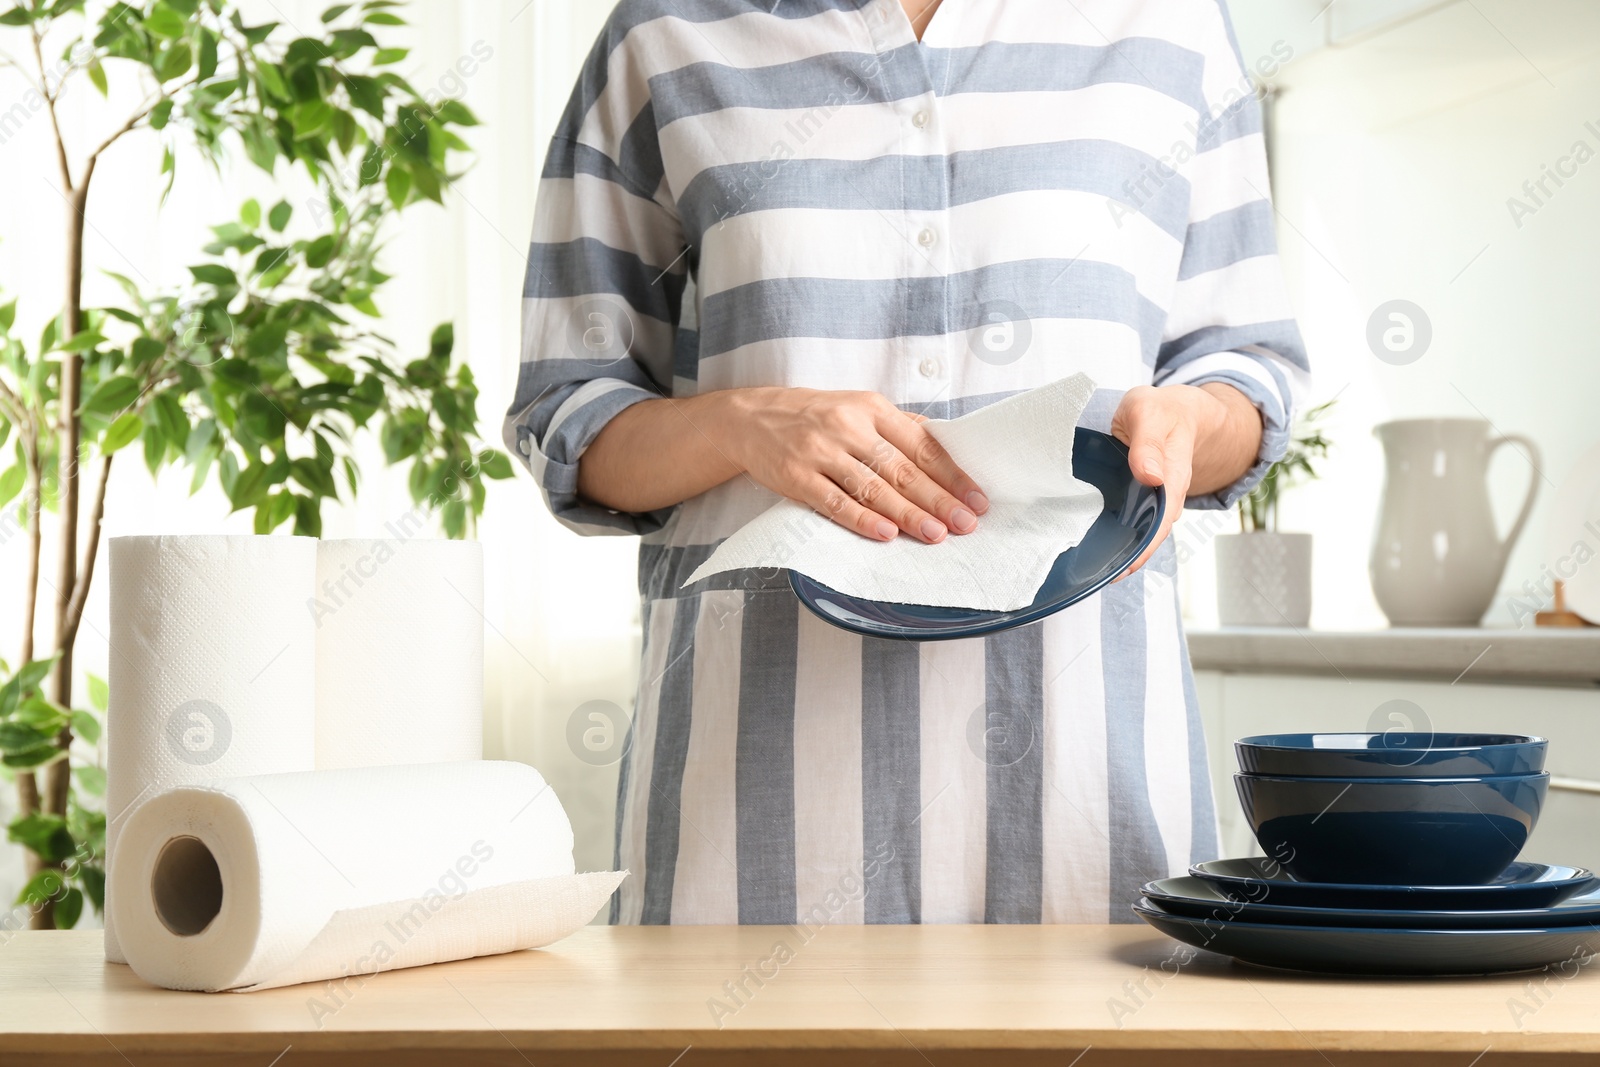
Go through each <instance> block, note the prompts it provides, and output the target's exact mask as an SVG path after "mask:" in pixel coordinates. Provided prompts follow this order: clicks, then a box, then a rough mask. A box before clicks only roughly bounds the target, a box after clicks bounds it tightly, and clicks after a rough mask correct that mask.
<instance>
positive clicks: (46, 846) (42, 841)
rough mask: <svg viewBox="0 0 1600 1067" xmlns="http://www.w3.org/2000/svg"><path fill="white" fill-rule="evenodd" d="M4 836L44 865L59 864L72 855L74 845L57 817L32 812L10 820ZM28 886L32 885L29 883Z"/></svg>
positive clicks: (64, 823)
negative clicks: (35, 854)
mask: <svg viewBox="0 0 1600 1067" xmlns="http://www.w3.org/2000/svg"><path fill="white" fill-rule="evenodd" d="M6 836H7V837H8V838H10V839H11V840H12V841H15V842H16V843H17V844H19V845H21V846H22V847H23V848H26V849H28V850H29V851H30V852H34V853H37V854H38V855H39V857H40V858H42V859H43V860H44V861H45V862H46V863H60V862H61V861H62V860H64V859H66V858H67V857H68V856H70V855H72V853H73V851H74V849H75V848H76V843H75V842H74V841H73V840H72V834H71V832H70V831H68V830H67V821H66V820H65V819H63V818H62V817H61V816H59V815H48V814H45V813H44V812H34V813H32V814H30V815H23V816H19V817H18V818H16V819H13V820H11V825H10V826H8V827H7V828H6ZM29 884H30V885H31V884H32V883H29Z"/></svg>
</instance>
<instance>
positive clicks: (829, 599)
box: [789, 427, 1167, 641]
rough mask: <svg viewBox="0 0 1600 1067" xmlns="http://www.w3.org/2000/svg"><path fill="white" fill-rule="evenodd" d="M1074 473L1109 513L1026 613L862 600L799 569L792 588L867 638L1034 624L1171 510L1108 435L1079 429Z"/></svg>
mask: <svg viewBox="0 0 1600 1067" xmlns="http://www.w3.org/2000/svg"><path fill="white" fill-rule="evenodd" d="M1072 473H1073V476H1074V477H1076V478H1077V479H1078V480H1079V481H1084V482H1088V483H1089V484H1090V485H1092V486H1094V487H1095V488H1096V489H1098V490H1100V495H1101V496H1102V497H1104V498H1105V505H1104V509H1103V510H1102V511H1101V512H1100V517H1099V518H1097V519H1096V520H1095V521H1094V525H1092V526H1090V527H1089V532H1088V533H1087V534H1086V535H1085V536H1084V538H1083V540H1082V541H1081V542H1079V543H1078V544H1077V545H1076V546H1075V547H1073V548H1069V549H1067V550H1066V551H1065V552H1063V553H1061V555H1059V556H1057V557H1056V562H1055V566H1053V567H1051V568H1050V574H1049V577H1047V578H1045V580H1044V585H1042V586H1040V587H1039V593H1038V595H1037V596H1035V597H1034V598H1033V603H1031V604H1029V605H1028V606H1027V607H1025V608H1018V609H1017V610H1015V611H974V610H972V609H969V608H939V607H932V606H929V605H924V604H890V603H886V602H884V601H881V600H863V599H862V598H860V597H853V596H846V595H845V594H843V593H840V592H836V591H834V590H832V589H829V588H828V587H827V586H825V585H823V584H822V583H821V582H818V581H815V580H813V579H811V578H807V577H806V576H805V575H803V574H800V573H798V572H796V571H790V572H789V585H790V586H791V587H792V588H793V589H794V592H795V595H796V596H798V597H799V598H800V602H801V603H802V604H804V605H805V606H806V607H807V608H809V609H810V610H811V611H812V612H813V613H814V614H815V615H817V616H818V617H819V618H821V619H823V620H824V621H826V622H831V623H833V625H835V626H838V627H841V628H842V629H845V630H849V631H851V632H852V633H858V634H861V635H862V636H864V637H897V638H901V639H904V640H911V641H946V640H950V639H952V638H957V637H980V636H982V635H984V634H992V633H995V632H996V631H999V630H1009V629H1010V628H1011V627H1013V626H1023V625H1026V624H1027V623H1030V622H1037V621H1039V620H1040V619H1042V618H1044V617H1045V616H1046V615H1053V614H1055V613H1056V612H1058V611H1060V610H1061V609H1062V608H1064V607H1067V606H1068V605H1069V604H1076V603H1077V602H1078V601H1080V600H1082V599H1083V598H1084V597H1086V596H1089V595H1091V594H1093V593H1095V592H1098V591H1099V590H1100V589H1101V588H1103V587H1104V586H1105V585H1106V584H1108V583H1109V582H1110V581H1111V580H1112V579H1113V578H1115V577H1116V576H1117V575H1119V574H1121V573H1122V572H1123V571H1124V570H1126V569H1127V567H1128V564H1130V563H1132V562H1133V561H1134V560H1135V559H1137V558H1138V556H1139V553H1141V552H1143V551H1144V550H1145V548H1147V547H1148V546H1149V544H1150V542H1151V541H1153V540H1155V536H1156V531H1157V530H1159V529H1160V528H1161V517H1162V515H1163V514H1165V512H1166V499H1167V494H1166V491H1165V490H1164V489H1162V488H1161V487H1160V486H1156V487H1155V488H1151V487H1150V486H1147V485H1145V484H1144V483H1142V482H1140V481H1139V480H1138V479H1136V478H1134V476H1133V474H1132V472H1131V471H1129V469H1128V449H1127V446H1125V445H1124V444H1123V443H1122V442H1121V441H1118V440H1117V439H1116V438H1115V437H1112V436H1111V435H1110V434H1104V433H1100V432H1099V431H1097V430H1086V429H1084V428H1082V427H1079V428H1078V430H1077V432H1076V433H1075V434H1074V436H1073V439H1072Z"/></svg>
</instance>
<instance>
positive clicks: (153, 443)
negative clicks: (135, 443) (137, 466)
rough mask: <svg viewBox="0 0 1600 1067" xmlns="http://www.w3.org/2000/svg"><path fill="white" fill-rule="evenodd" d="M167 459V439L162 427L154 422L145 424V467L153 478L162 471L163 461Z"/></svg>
mask: <svg viewBox="0 0 1600 1067" xmlns="http://www.w3.org/2000/svg"><path fill="white" fill-rule="evenodd" d="M166 458H167V439H166V438H165V437H164V436H163V435H162V433H161V427H160V425H158V424H157V423H154V422H148V421H147V422H146V423H145V424H144V465H145V469H146V470H148V471H149V472H150V476H151V477H152V478H153V477H155V476H156V474H157V473H158V472H159V471H160V470H161V461H162V460H164V459H166Z"/></svg>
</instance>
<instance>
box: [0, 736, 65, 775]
mask: <svg viewBox="0 0 1600 1067" xmlns="http://www.w3.org/2000/svg"><path fill="white" fill-rule="evenodd" d="M60 755H61V750H60V749H59V748H57V747H56V744H55V742H54V741H51V742H49V743H48V744H43V745H38V746H36V747H34V748H26V749H22V750H20V751H17V752H7V753H6V754H5V755H4V756H0V764H3V765H5V766H7V767H14V768H19V769H22V770H27V769H29V768H33V767H42V766H44V765H45V764H46V763H50V762H51V761H53V760H55V759H56V758H58V757H59V756H60Z"/></svg>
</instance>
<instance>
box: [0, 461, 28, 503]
mask: <svg viewBox="0 0 1600 1067" xmlns="http://www.w3.org/2000/svg"><path fill="white" fill-rule="evenodd" d="M27 478H28V468H27V467H25V466H24V465H23V464H21V463H17V464H15V465H14V466H12V467H11V468H10V469H8V470H7V471H6V472H5V473H4V474H0V507H4V506H5V505H6V504H9V503H11V501H13V500H15V499H16V496H17V494H18V493H20V492H22V486H23V483H25V482H26V481H27Z"/></svg>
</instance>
